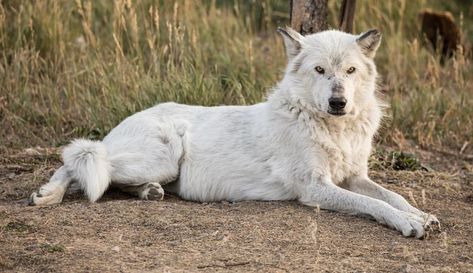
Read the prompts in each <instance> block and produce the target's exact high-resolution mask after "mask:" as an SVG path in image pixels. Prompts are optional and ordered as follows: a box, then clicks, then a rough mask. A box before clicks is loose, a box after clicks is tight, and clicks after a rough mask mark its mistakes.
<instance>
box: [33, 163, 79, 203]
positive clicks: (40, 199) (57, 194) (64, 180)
mask: <svg viewBox="0 0 473 273" xmlns="http://www.w3.org/2000/svg"><path fill="white" fill-rule="evenodd" d="M71 181H72V177H71V176H70V174H69V173H68V172H67V170H66V168H65V167H64V166H62V167H60V168H59V169H58V170H57V171H56V172H55V173H54V175H53V176H52V177H51V179H50V180H49V182H48V183H46V184H44V185H43V186H41V187H40V188H39V190H38V192H33V193H32V194H31V195H30V198H29V205H32V206H46V205H53V204H58V203H61V202H62V198H63V197H64V194H65V192H66V190H67V188H68V187H69V185H70V183H71Z"/></svg>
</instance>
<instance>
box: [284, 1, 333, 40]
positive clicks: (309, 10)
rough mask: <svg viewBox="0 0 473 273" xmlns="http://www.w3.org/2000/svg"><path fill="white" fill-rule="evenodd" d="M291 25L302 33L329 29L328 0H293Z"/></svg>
mask: <svg viewBox="0 0 473 273" xmlns="http://www.w3.org/2000/svg"><path fill="white" fill-rule="evenodd" d="M291 27H292V28H293V29H294V30H296V31H298V32H299V33H300V34H302V35H306V34H311V33H315V32H319V31H323V30H326V29H328V0H291Z"/></svg>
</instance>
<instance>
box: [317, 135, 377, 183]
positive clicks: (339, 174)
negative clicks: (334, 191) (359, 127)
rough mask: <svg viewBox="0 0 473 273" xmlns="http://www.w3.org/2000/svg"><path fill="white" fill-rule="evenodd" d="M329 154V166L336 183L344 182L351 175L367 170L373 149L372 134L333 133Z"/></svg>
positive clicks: (327, 148) (327, 150) (327, 149)
mask: <svg viewBox="0 0 473 273" xmlns="http://www.w3.org/2000/svg"><path fill="white" fill-rule="evenodd" d="M330 142H331V143H330V145H327V146H329V147H325V148H326V149H325V150H326V152H327V154H328V157H327V159H328V168H329V171H330V175H331V177H332V180H333V182H334V183H336V184H338V183H341V182H343V180H344V179H346V178H347V177H349V176H352V175H357V174H360V173H362V172H364V171H366V168H367V161H368V156H369V153H370V150H371V139H370V136H368V135H364V134H360V133H358V132H357V133H356V134H353V133H352V134H350V133H344V134H334V135H331V141H330Z"/></svg>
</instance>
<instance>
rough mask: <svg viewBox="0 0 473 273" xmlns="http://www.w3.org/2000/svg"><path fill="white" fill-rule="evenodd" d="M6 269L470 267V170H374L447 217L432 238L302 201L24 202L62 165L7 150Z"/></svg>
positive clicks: (2, 251) (3, 188)
mask: <svg viewBox="0 0 473 273" xmlns="http://www.w3.org/2000/svg"><path fill="white" fill-rule="evenodd" d="M2 153H3V155H2V156H1V159H0V271H1V272H255V271H258V272H473V240H472V238H473V225H472V219H473V209H472V206H473V182H472V181H473V167H472V166H473V165H472V163H473V162H472V160H471V159H469V158H466V159H465V158H464V159H463V160H462V159H459V158H458V157H455V156H452V155H448V154H444V153H430V152H425V151H418V152H417V153H416V155H417V156H419V157H420V158H421V160H423V162H427V163H428V164H430V166H431V168H432V169H433V170H430V171H415V172H413V171H394V170H389V169H388V170H375V171H372V173H371V176H372V177H373V178H374V180H375V181H377V182H379V183H380V184H382V185H383V186H385V187H387V188H389V189H391V190H395V191H397V192H399V193H401V194H402V195H403V196H405V197H406V198H408V199H409V200H411V202H415V203H416V204H417V206H419V207H420V208H421V209H423V210H425V211H428V212H432V213H434V214H436V215H437V216H438V218H439V220H440V222H441V224H442V229H441V231H440V232H432V233H431V234H429V237H428V238H427V239H425V240H416V239H413V238H403V237H402V236H401V235H400V234H399V233H398V232H396V231H393V230H390V229H388V228H386V227H384V226H381V225H379V224H377V223H375V222H374V221H371V220H369V219H364V218H360V217H355V216H349V215H344V214H341V213H333V212H328V211H316V210H314V209H313V208H308V207H304V206H301V205H299V204H297V203H296V202H240V203H227V202H223V203H208V204H205V203H204V204H202V203H194V202H187V201H183V200H181V199H179V198H178V197H175V196H169V195H167V196H166V197H165V199H164V201H139V200H136V199H134V198H133V197H130V196H127V195H125V194H122V193H119V192H113V191H112V192H109V193H107V194H106V195H105V197H104V198H103V199H102V200H101V201H99V202H98V203H96V204H89V203H88V202H87V201H86V200H85V198H83V197H82V196H80V195H72V196H67V197H66V198H65V199H64V202H63V203H62V204H60V205H55V206H51V207H30V206H27V202H26V198H27V196H28V195H29V194H30V193H31V192H32V191H33V190H36V189H37V188H38V187H39V186H40V185H41V184H43V183H45V182H47V180H48V179H49V177H50V176H51V175H52V173H53V172H54V169H55V168H57V167H58V166H59V165H60V164H61V163H60V160H59V157H58V155H57V153H56V150H48V149H28V150H23V151H2Z"/></svg>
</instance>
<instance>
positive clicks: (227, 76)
mask: <svg viewBox="0 0 473 273" xmlns="http://www.w3.org/2000/svg"><path fill="white" fill-rule="evenodd" d="M161 2H162V1H161ZM209 2H210V1H204V0H202V1H189V0H187V1H184V0H179V1H177V0H176V1H164V2H162V5H156V3H155V1H151V0H145V1H139V2H135V1H125V0H119V1H88V0H77V1H66V0H61V1H19V0H9V1H2V2H1V3H0V120H1V124H2V128H3V130H2V131H1V132H0V147H1V146H7V147H25V146H32V145H44V146H51V145H53V146H57V145H61V144H64V143H65V142H66V141H68V140H69V139H70V138H72V137H77V136H83V137H89V138H98V137H102V136H103V135H104V134H106V133H107V132H108V131H109V130H110V129H111V128H112V127H114V126H115V125H116V124H117V123H118V122H119V121H120V120H122V119H123V118H124V117H126V116H127V115H129V114H130V113H133V112H136V111H139V110H141V109H144V108H147V107H149V106H152V105H154V104H156V103H159V102H164V101H169V100H173V101H178V102H181V103H190V104H203V105H218V104H250V103H255V102H258V101H261V100H262V99H263V97H264V95H265V93H266V92H267V90H269V89H270V88H271V86H272V85H274V84H275V82H276V81H277V80H278V78H279V77H280V76H281V71H282V69H283V68H284V63H285V57H284V50H283V47H282V43H281V41H280V40H279V37H277V34H276V32H275V31H274V29H275V27H276V25H285V24H286V23H287V20H288V18H287V15H286V14H287V6H286V2H285V1H243V0H242V1H234V2H231V3H229V1H213V2H211V3H209ZM329 2H330V3H331V15H332V18H334V15H335V14H336V11H338V7H337V6H336V5H338V3H336V2H335V1H329ZM431 2H435V1H426V0H424V1H405V0H399V1H360V2H359V4H358V5H359V6H358V9H357V14H356V16H357V19H356V29H357V31H363V30H366V29H368V28H372V27H378V28H379V29H381V30H382V32H383V33H384V43H383V46H382V47H381V50H380V53H379V55H378V57H377V62H378V67H379V71H380V72H381V74H382V79H381V87H382V91H383V92H384V93H385V97H386V100H387V101H388V102H390V105H391V109H392V110H391V112H390V113H389V114H388V115H389V116H390V117H391V118H390V123H389V126H388V127H389V132H387V130H383V131H382V133H381V137H380V139H381V141H387V142H393V141H394V142H399V141H402V140H404V139H405V138H408V139H414V140H415V141H416V142H417V143H419V144H421V145H423V146H429V145H439V144H442V145H448V146H450V147H452V148H455V149H457V150H459V149H460V148H461V147H462V146H464V145H465V143H469V142H471V141H472V136H473V129H472V128H473V126H472V125H473V124H472V123H473V110H472V109H473V100H472V97H473V96H471V95H472V90H473V79H471V76H469V75H471V74H472V72H473V69H472V65H471V62H470V60H469V59H467V58H465V57H464V56H463V54H458V55H457V56H456V58H455V59H453V60H451V61H449V62H447V64H446V65H445V66H443V67H442V66H440V65H439V62H438V57H436V55H435V54H431V52H430V51H429V50H428V49H426V48H425V47H423V46H421V44H422V37H420V35H419V34H418V33H419V27H418V20H417V17H416V16H417V12H418V11H419V10H420V9H422V8H424V7H431V6H432V4H431ZM456 8H457V10H456V12H457V13H458V11H459V9H458V7H456ZM332 21H334V22H335V20H332ZM332 25H335V24H332ZM468 35H469V33H468V32H466V36H467V37H469V36H468ZM392 132H397V133H395V134H393V133H392ZM468 148H469V146H468V145H467V149H466V150H468Z"/></svg>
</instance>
